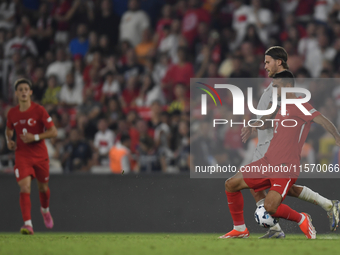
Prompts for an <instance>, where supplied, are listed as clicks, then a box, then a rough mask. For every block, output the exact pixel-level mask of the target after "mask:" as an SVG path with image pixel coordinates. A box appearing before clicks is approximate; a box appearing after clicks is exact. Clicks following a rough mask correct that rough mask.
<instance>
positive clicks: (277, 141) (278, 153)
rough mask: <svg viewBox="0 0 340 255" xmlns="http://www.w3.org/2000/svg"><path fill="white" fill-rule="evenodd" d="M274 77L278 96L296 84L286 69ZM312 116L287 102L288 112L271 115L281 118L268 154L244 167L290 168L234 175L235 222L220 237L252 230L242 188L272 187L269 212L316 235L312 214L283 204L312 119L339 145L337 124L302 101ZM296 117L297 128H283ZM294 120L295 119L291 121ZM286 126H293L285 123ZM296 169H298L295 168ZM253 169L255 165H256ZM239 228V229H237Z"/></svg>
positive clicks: (229, 184) (229, 189) (229, 185)
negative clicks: (282, 170)
mask: <svg viewBox="0 0 340 255" xmlns="http://www.w3.org/2000/svg"><path fill="white" fill-rule="evenodd" d="M273 78H274V80H273V87H276V88H277V89H278V92H277V93H278V97H279V98H280V97H281V88H282V87H293V86H294V76H293V74H292V73H291V72H290V71H288V70H286V71H283V72H280V73H277V74H276V75H275V76H274V77H273ZM286 96H287V99H296V95H295V93H287V95H286ZM302 105H303V106H304V107H305V108H306V109H307V111H309V113H310V114H311V115H304V114H303V113H302V112H301V110H300V109H299V108H298V107H297V106H296V105H293V104H288V105H287V108H286V114H285V115H281V111H279V108H278V109H277V110H276V112H275V113H274V114H273V115H272V117H273V116H275V114H276V116H275V118H271V117H269V118H267V119H276V120H278V121H275V122H274V137H273V139H272V141H271V143H270V145H269V148H268V151H267V153H266V154H265V155H264V157H263V158H261V159H259V160H257V161H255V162H252V163H250V164H249V165H247V166H245V167H244V168H243V170H244V169H246V168H247V167H248V169H251V168H252V167H257V168H258V169H259V168H262V167H263V166H267V167H268V166H269V165H270V166H287V167H289V168H290V169H292V170H291V171H289V172H287V173H284V172H281V173H279V174H276V173H275V174H273V173H271V174H264V175H260V176H259V174H258V173H252V172H245V171H242V169H240V170H241V171H240V172H238V173H237V174H236V175H235V176H233V177H232V178H230V179H228V180H227V181H226V183H225V189H226V194H227V198H228V206H229V210H230V213H231V215H232V218H233V222H234V229H233V230H232V231H230V232H229V233H227V234H225V235H223V236H221V238H235V237H248V236H249V231H248V229H247V228H245V229H244V230H243V229H242V226H245V223H244V218H243V196H242V193H241V192H240V190H242V189H254V191H255V192H257V191H261V190H265V189H268V188H269V192H268V194H267V196H266V198H265V201H264V207H265V209H266V211H267V212H268V213H269V214H270V215H271V216H273V217H275V218H284V219H287V220H290V221H295V222H296V223H298V224H299V227H300V229H301V230H302V232H303V233H304V234H305V236H306V237H307V238H308V239H315V238H316V231H315V229H314V227H313V225H312V222H311V217H310V215H308V214H306V213H298V212H296V211H295V210H293V209H292V208H290V207H289V206H287V205H285V204H282V201H283V200H284V199H285V197H286V195H287V191H288V190H289V189H290V188H291V187H292V185H293V184H294V183H295V182H296V180H297V177H298V173H299V165H300V155H301V149H302V146H303V144H304V142H305V140H306V138H307V135H308V132H309V129H310V126H311V123H312V122H315V123H317V124H320V125H322V126H323V127H324V128H325V129H326V130H327V131H328V132H329V133H331V134H332V135H333V137H334V138H335V141H336V144H337V145H338V146H340V134H339V132H338V130H337V129H336V128H335V126H334V124H333V123H332V122H330V121H329V120H328V119H327V118H326V117H324V116H323V115H321V114H320V113H319V112H318V111H317V110H315V109H314V108H313V107H312V106H311V105H310V104H309V103H304V104H302ZM286 119H293V120H295V123H296V126H295V127H284V126H283V125H282V124H281V123H282V121H283V120H286ZM290 122H292V121H290ZM271 125H272V122H271V121H268V122H266V124H265V125H264V126H262V127H259V128H260V129H265V128H269V127H271ZM286 125H290V126H291V125H292V124H288V123H286ZM294 167H295V169H297V171H296V172H295V171H294V170H293V169H294ZM253 169H254V168H253ZM235 227H236V228H235Z"/></svg>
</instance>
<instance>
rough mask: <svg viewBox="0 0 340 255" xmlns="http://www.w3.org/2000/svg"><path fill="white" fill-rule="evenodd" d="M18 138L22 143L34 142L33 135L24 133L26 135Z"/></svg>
mask: <svg viewBox="0 0 340 255" xmlns="http://www.w3.org/2000/svg"><path fill="white" fill-rule="evenodd" d="M20 138H21V140H22V141H23V142H24V143H31V142H34V135H33V134H31V133H26V135H23V134H21V135H20Z"/></svg>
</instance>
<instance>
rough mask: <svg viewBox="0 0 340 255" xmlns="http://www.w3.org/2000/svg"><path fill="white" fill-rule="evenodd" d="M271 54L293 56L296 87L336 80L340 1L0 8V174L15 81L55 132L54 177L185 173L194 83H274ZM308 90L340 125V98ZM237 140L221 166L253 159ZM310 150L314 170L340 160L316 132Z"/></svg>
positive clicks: (118, 1) (5, 3) (115, 2)
mask: <svg viewBox="0 0 340 255" xmlns="http://www.w3.org/2000/svg"><path fill="white" fill-rule="evenodd" d="M273 45H281V46H283V47H284V48H285V49H286V51H287V52H288V54H289V60H288V65H289V67H290V70H291V71H292V72H293V73H294V74H295V76H296V77H299V78H303V77H305V78H308V77H313V78H317V77H321V78H340V69H339V67H340V1H339V0H248V1H247V0H244V1H241V0H202V1H199V0H186V1H185V0H140V1H138V0H129V1H127V0H73V1H72V0H45V1H43V0H41V1H39V0H21V1H20V0H1V1H0V61H1V66H2V69H1V70H2V71H1V88H2V89H1V109H0V155H1V158H0V159H1V164H2V167H0V168H2V169H7V168H6V167H8V166H10V164H8V163H9V162H8V160H9V159H10V158H11V156H10V155H11V154H10V152H9V151H8V150H7V148H6V142H5V138H4V130H5V125H6V114H7V111H8V109H9V107H11V106H13V105H15V104H16V101H15V97H14V88H13V83H14V81H15V80H16V79H18V78H21V77H26V78H29V79H31V80H32V82H33V91H34V94H33V99H34V101H36V102H38V103H40V104H42V105H44V106H45V108H46V109H47V111H48V112H49V113H50V115H51V117H52V118H53V121H54V123H55V125H56V126H57V128H58V131H59V132H58V137H57V138H56V139H51V140H50V141H46V144H47V147H48V151H49V155H50V159H51V169H52V170H53V169H54V170H55V171H58V170H61V171H63V172H74V171H90V169H91V170H92V171H93V172H96V170H95V169H99V170H98V171H100V169H101V168H105V169H108V168H109V169H111V170H110V171H112V172H114V173H120V172H121V170H122V169H121V168H122V167H121V165H123V170H124V171H125V172H128V171H135V172H155V171H161V172H168V173H177V172H182V171H189V168H190V167H189V165H190V160H191V159H190V146H189V144H190V142H189V121H190V113H189V109H190V105H189V83H190V78H191V77H196V78H201V77H213V78H219V77H220V78H222V77H231V78H247V77H249V78H250V77H267V74H266V71H265V70H264V68H263V67H264V64H263V60H264V55H263V54H264V51H265V50H266V49H267V48H268V47H270V46H273ZM310 89H312V90H313V91H312V103H313V104H314V106H315V107H316V108H317V109H319V110H320V111H321V112H322V113H323V114H324V115H326V116H327V117H328V118H330V119H331V120H332V121H333V122H334V123H336V124H337V125H340V118H339V114H338V113H339V112H340V111H339V107H340V89H339V88H338V87H337V86H330V87H325V86H315V87H313V88H310ZM262 91H263V87H259V88H257V97H259V96H260V95H261V93H262ZM200 132H201V133H202V136H204V135H208V134H209V130H208V129H206V128H205V127H204V125H203V126H202V127H201V130H200ZM239 134H240V128H238V127H237V128H227V129H226V130H224V133H223V134H222V136H221V138H222V139H223V145H222V146H221V147H219V148H218V151H219V153H218V154H219V157H216V158H218V161H219V162H220V163H221V162H222V163H234V164H240V163H241V161H242V159H244V158H246V159H245V160H247V157H248V159H249V155H251V152H252V150H253V148H254V145H255V143H256V139H255V138H254V139H253V140H251V141H250V142H249V143H248V144H246V145H243V144H242V142H241V138H240V135H239ZM215 139H217V138H216V137H215ZM202 141H204V139H203V140H202ZM210 141H211V140H210ZM212 141H214V140H212ZM307 142H308V143H307V144H306V146H305V147H304V151H303V153H304V154H303V157H304V158H305V160H307V161H308V162H322V163H330V162H332V161H334V160H335V161H338V151H335V148H334V143H333V140H332V139H331V138H330V137H329V135H327V134H325V133H324V131H323V130H322V129H319V127H315V128H314V129H312V130H311V134H310V136H309V138H308V140H307ZM201 145H202V144H201ZM201 145H199V146H201ZM202 147H203V146H202ZM207 148H209V146H208V147H207ZM215 149H216V148H215ZM203 154H204V153H203V152H202V155H203ZM125 155H127V157H125ZM123 158H124V160H122V159H123ZM126 158H127V159H128V160H127V161H125V159H126ZM10 161H11V160H10Z"/></svg>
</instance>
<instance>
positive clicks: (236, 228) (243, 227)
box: [234, 224, 246, 232]
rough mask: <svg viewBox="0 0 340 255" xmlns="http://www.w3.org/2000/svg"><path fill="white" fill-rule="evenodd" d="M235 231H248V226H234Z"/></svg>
mask: <svg viewBox="0 0 340 255" xmlns="http://www.w3.org/2000/svg"><path fill="white" fill-rule="evenodd" d="M234 229H235V230H237V231H240V232H243V231H245V230H246V224H243V225H238V226H234Z"/></svg>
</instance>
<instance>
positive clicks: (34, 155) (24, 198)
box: [6, 79, 57, 235]
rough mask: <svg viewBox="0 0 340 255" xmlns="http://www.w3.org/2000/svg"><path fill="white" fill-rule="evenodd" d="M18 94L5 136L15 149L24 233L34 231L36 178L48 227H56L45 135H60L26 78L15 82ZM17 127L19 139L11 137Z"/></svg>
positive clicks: (8, 144) (12, 148) (8, 116)
mask: <svg viewBox="0 0 340 255" xmlns="http://www.w3.org/2000/svg"><path fill="white" fill-rule="evenodd" d="M15 95H16V96H17V98H18V101H19V105H17V106H16V107H13V108H11V109H10V110H9V112H8V115H7V128H6V140H7V146H8V148H9V149H10V150H15V166H14V173H15V177H16V179H17V182H18V184H19V187H20V207H21V213H22V217H23V220H24V226H23V227H22V228H21V230H20V231H21V233H22V234H31V235H32V234H33V233H34V232H33V225H32V221H31V199H30V193H31V180H32V179H34V178H37V183H38V189H39V197H40V204H41V213H42V216H43V219H44V223H45V226H46V228H52V227H53V219H52V216H51V213H50V211H49V202H50V189H49V187H48V181H49V158H48V154H47V148H46V145H45V142H44V139H48V138H52V137H56V136H57V129H56V127H55V126H54V124H53V122H52V118H51V117H50V116H49V115H48V113H47V111H46V110H45V109H44V107H42V106H41V105H38V104H36V103H34V102H31V95H32V84H31V82H30V81H29V80H27V79H19V80H17V81H16V82H15ZM14 130H15V133H16V137H17V139H16V142H15V141H13V140H12V138H13V134H14Z"/></svg>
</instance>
